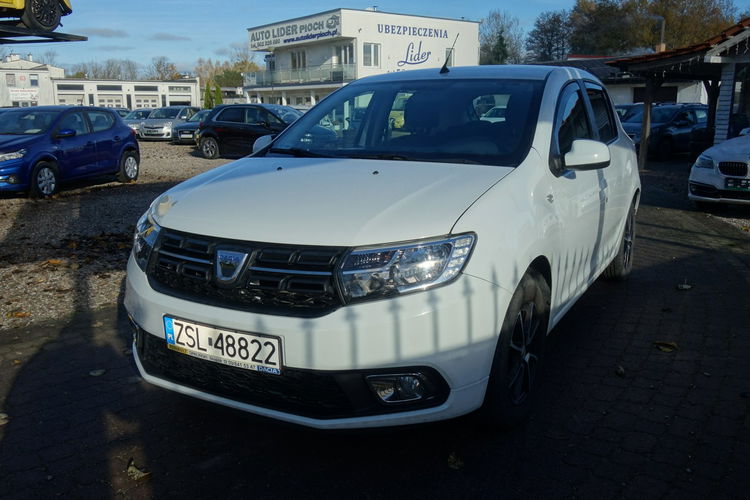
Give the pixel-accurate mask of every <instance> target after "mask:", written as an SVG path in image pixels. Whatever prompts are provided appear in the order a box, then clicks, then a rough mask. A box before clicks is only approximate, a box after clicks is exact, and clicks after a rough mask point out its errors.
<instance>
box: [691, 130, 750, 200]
mask: <svg viewBox="0 0 750 500" xmlns="http://www.w3.org/2000/svg"><path fill="white" fill-rule="evenodd" d="M749 165H750V135H743V136H740V137H735V138H734V139H729V140H728V141H724V142H722V143H720V144H717V145H716V146H712V147H710V148H708V149H707V150H705V151H704V152H703V153H702V154H701V155H700V156H699V157H698V159H697V160H695V163H694V164H693V167H692V168H691V169H690V178H689V180H688V198H690V199H691V200H693V201H694V202H696V203H697V204H698V205H702V206H703V207H706V206H709V205H718V204H730V203H731V204H750V167H749Z"/></svg>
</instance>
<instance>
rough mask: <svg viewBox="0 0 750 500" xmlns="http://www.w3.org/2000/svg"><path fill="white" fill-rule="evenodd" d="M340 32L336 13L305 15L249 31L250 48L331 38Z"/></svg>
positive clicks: (259, 48) (261, 48)
mask: <svg viewBox="0 0 750 500" xmlns="http://www.w3.org/2000/svg"><path fill="white" fill-rule="evenodd" d="M340 34H341V18H340V17H339V16H338V15H337V14H326V15H324V16H316V17H306V18H304V19H298V20H296V21H292V22H289V23H284V24H274V25H271V26H265V27H261V28H256V29H254V30H251V31H249V36H250V50H268V49H271V48H274V47H279V46H285V45H292V44H295V43H301V42H308V41H314V40H319V39H321V38H333V37H335V36H339V35H340Z"/></svg>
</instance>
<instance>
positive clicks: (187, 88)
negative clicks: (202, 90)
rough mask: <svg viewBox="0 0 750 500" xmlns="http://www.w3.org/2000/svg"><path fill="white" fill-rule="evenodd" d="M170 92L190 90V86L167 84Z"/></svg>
mask: <svg viewBox="0 0 750 500" xmlns="http://www.w3.org/2000/svg"><path fill="white" fill-rule="evenodd" d="M169 91H170V92H190V87H176V86H173V85H170V86H169Z"/></svg>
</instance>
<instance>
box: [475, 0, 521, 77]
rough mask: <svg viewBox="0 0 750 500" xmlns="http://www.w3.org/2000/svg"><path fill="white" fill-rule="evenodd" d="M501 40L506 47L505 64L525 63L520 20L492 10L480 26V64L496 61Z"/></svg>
mask: <svg viewBox="0 0 750 500" xmlns="http://www.w3.org/2000/svg"><path fill="white" fill-rule="evenodd" d="M500 40H502V45H504V47H505V53H507V58H506V61H505V62H508V63H510V64H519V63H522V62H523V59H524V50H523V30H522V29H521V26H520V23H519V21H518V18H517V17H515V16H512V15H510V14H509V13H507V12H504V11H499V10H492V11H490V13H489V14H487V17H486V18H484V19H483V20H482V23H481V24H480V25H479V63H480V64H492V63H493V61H495V60H496V57H495V56H493V53H495V54H497V52H498V48H499V44H500Z"/></svg>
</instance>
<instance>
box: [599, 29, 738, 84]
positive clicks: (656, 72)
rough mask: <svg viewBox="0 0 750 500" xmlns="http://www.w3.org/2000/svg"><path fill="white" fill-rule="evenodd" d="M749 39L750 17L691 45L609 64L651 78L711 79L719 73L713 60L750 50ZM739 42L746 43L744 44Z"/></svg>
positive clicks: (621, 59) (719, 60) (716, 77)
mask: <svg viewBox="0 0 750 500" xmlns="http://www.w3.org/2000/svg"><path fill="white" fill-rule="evenodd" d="M748 39H750V17H746V18H745V19H742V20H741V21H740V22H738V23H737V24H735V25H732V26H730V27H729V28H727V29H725V30H724V31H722V32H721V33H719V34H718V35H715V36H713V37H711V38H709V39H707V40H705V41H703V42H700V43H696V44H694V45H688V46H686V47H679V48H676V49H671V50H665V51H662V52H656V53H653V54H645V55H641V56H636V57H625V58H620V59H615V60H613V61H610V62H608V64H610V65H612V66H617V67H619V68H620V69H622V70H624V71H630V72H634V73H636V74H638V75H641V76H646V77H651V78H654V77H655V78H659V77H661V78H683V79H691V80H696V79H702V80H714V79H718V78H719V77H720V75H721V65H720V64H716V63H720V62H722V59H721V58H722V57H726V56H733V55H744V54H748V53H750V48H748ZM741 42H745V43H744V47H742V46H741V45H740V44H741Z"/></svg>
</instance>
